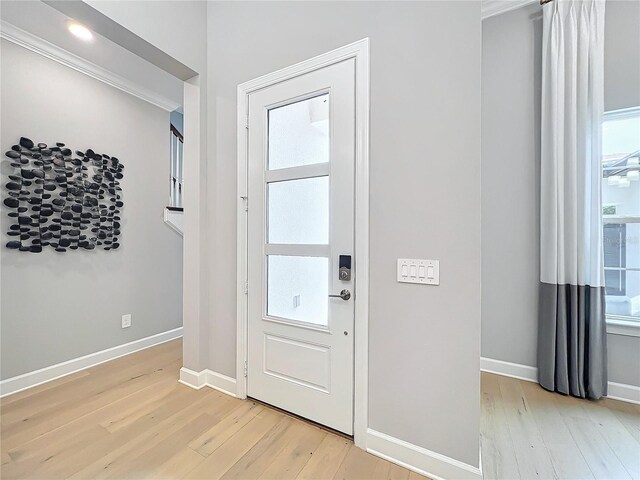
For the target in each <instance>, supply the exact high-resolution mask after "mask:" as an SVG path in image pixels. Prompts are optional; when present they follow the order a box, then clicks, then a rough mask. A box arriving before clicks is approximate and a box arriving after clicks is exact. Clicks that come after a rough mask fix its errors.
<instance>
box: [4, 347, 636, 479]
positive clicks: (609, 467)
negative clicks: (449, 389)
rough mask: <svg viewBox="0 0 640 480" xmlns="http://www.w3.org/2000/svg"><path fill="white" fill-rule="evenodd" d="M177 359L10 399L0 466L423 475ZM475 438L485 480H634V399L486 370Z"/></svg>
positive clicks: (222, 474)
mask: <svg viewBox="0 0 640 480" xmlns="http://www.w3.org/2000/svg"><path fill="white" fill-rule="evenodd" d="M181 364H182V343H181V341H180V340H176V341H172V342H167V343H164V344H162V345H158V346H156V347H153V348H149V349H147V350H143V351H140V352H137V353H134V354H132V355H128V356H125V357H122V358H119V359H117V360H114V361H112V362H108V363H104V364H102V365H98V366H96V367H93V368H90V369H88V370H84V371H82V372H78V373H75V374H73V375H69V376H67V377H64V378H61V379H59V380H56V381H53V382H50V383H47V384H44V385H41V386H38V387H35V388H32V389H29V390H26V391H24V392H20V393H17V394H15V395H12V396H9V397H6V398H4V399H2V400H1V401H0V410H1V412H0V413H1V414H0V428H1V432H0V440H1V444H0V453H1V455H0V460H1V469H0V477H1V478H3V479H21V478H28V479H38V480H39V479H58V478H73V479H103V478H104V479H107V478H109V479H218V478H224V479H274V480H276V479H277V480H280V479H323V480H324V479H342V480H347V479H361V480H376V479H381V480H409V479H411V480H418V479H422V480H424V477H421V476H420V475H418V474H416V473H414V472H410V471H409V470H407V469H405V468H402V467H399V466H397V465H394V464H392V463H389V462H387V461H385V460H382V459H380V458H377V457H375V456H373V455H370V454H368V453H366V452H364V451H362V450H360V449H358V448H355V446H354V445H353V443H352V442H351V441H350V440H348V439H346V438H343V437H341V436H339V435H335V434H333V433H331V432H328V431H326V430H324V429H321V428H319V427H317V426H315V425H312V424H310V423H307V422H304V421H302V420H300V419H298V418H295V417H292V416H289V415H286V414H284V413H282V412H280V411H278V410H275V409H272V408H270V407H268V406H265V405H262V404H259V403H255V402H252V401H242V400H238V399H235V398H232V397H229V396H227V395H224V394H222V393H219V392H217V391H215V390H212V389H208V388H205V389H202V390H199V391H196V390H193V389H191V388H189V387H187V386H185V385H181V384H179V383H178V382H177V378H178V372H179V369H180V366H181ZM481 444H482V464H483V470H484V478H485V479H487V480H489V479H496V480H515V479H543V480H546V479H580V480H582V479H630V480H640V406H638V405H631V404H628V403H623V402H617V401H614V400H603V401H599V402H589V401H585V400H578V399H575V398H570V397H564V396H562V395H558V394H553V393H550V392H547V391H545V390H543V389H542V388H540V387H539V386H538V385H536V384H533V383H529V382H524V381H520V380H515V379H511V378H506V377H500V376H497V375H491V374H487V373H483V374H482V418H481Z"/></svg>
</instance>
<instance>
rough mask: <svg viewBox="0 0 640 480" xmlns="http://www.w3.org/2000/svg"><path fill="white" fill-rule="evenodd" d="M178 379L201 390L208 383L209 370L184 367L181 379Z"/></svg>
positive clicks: (181, 371) (181, 370)
mask: <svg viewBox="0 0 640 480" xmlns="http://www.w3.org/2000/svg"><path fill="white" fill-rule="evenodd" d="M178 381H179V382H180V383H183V384H185V385H186V386H187V387H191V388H194V389H196V390H200V389H201V388H202V387H204V386H206V385H207V370H203V371H201V372H195V371H193V370H189V369H188V368H185V367H182V368H181V369H180V379H179V380H178Z"/></svg>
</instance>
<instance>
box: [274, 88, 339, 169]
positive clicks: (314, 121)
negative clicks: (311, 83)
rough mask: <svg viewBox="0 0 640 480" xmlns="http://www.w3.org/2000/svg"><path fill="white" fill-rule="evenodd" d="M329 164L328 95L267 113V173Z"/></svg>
mask: <svg viewBox="0 0 640 480" xmlns="http://www.w3.org/2000/svg"><path fill="white" fill-rule="evenodd" d="M328 161H329V94H328V93H326V94H324V95H319V96H317V97H313V98H308V99H307V100H302V101H300V102H296V103H291V104H289V105H285V106H283V107H278V108H273V109H271V110H269V170H277V169H280V168H288V167H299V166H301V165H311V164H314V163H326V162H328Z"/></svg>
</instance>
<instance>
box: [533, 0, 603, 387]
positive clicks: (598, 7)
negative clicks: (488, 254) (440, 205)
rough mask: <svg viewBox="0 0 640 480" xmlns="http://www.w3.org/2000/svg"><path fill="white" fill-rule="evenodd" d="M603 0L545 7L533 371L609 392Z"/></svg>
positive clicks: (563, 0)
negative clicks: (535, 358) (537, 299)
mask: <svg viewBox="0 0 640 480" xmlns="http://www.w3.org/2000/svg"><path fill="white" fill-rule="evenodd" d="M604 10H605V3H604V0H554V1H552V2H550V3H547V4H545V5H544V6H543V45H542V48H543V50H542V55H543V58H542V63H543V65H542V116H541V128H542V132H541V142H542V145H541V192H540V198H541V205H540V223H541V225H540V227H541V232H540V235H541V238H540V249H541V252H540V254H541V265H540V281H541V287H540V309H539V316H540V317H539V325H538V372H539V373H538V375H539V382H540V384H541V385H542V386H543V387H544V388H546V389H548V390H552V391H557V392H561V393H564V394H570V395H574V396H577V397H583V398H592V399H596V398H600V397H601V396H603V395H606V393H607V335H606V319H605V289H604V261H603V233H602V232H603V231H602V215H601V208H602V206H601V150H602V148H601V142H602V118H603V114H604V100H603V96H604V84H603V69H604Z"/></svg>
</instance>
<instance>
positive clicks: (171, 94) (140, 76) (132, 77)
mask: <svg viewBox="0 0 640 480" xmlns="http://www.w3.org/2000/svg"><path fill="white" fill-rule="evenodd" d="M0 18H1V19H2V20H3V21H4V22H7V23H10V24H12V25H14V26H16V27H18V28H20V29H22V30H25V31H26V32H28V33H31V34H32V35H35V36H37V37H40V38H41V39H43V40H45V41H47V42H49V43H52V44H53V45H55V46H57V47H59V48H61V49H63V50H66V51H68V52H70V53H72V54H74V55H77V56H79V57H81V58H82V59H84V60H87V61H88V62H91V63H93V64H95V65H98V66H99V67H102V68H104V69H105V70H108V71H109V72H112V73H113V74H115V75H118V76H120V77H123V78H124V79H126V80H127V81H128V82H130V83H131V84H135V85H138V86H140V87H142V88H144V89H146V90H151V91H152V92H154V93H155V94H157V95H158V96H160V97H164V98H166V99H168V100H170V101H171V102H172V103H175V104H177V105H182V85H183V84H182V81H181V80H179V79H177V78H176V77H173V76H172V75H170V74H168V73H167V72H165V71H164V70H161V69H159V68H158V67H156V66H155V65H152V64H151V63H149V62H147V61H146V60H143V59H142V58H140V57H138V56H137V55H135V54H133V53H131V52H129V51H128V50H126V49H124V48H122V47H121V46H119V45H117V44H115V43H113V42H111V41H110V40H108V39H106V38H104V37H102V36H100V35H97V34H94V38H93V40H92V41H91V42H83V41H82V40H80V39H78V38H76V37H74V36H73V35H71V34H70V33H69V31H68V29H67V22H68V21H69V20H71V19H70V18H68V17H67V16H66V15H63V14H62V13H60V12H59V11H57V10H55V9H54V8H51V7H49V6H48V5H46V4H44V3H42V2H40V1H22V0H2V2H0Z"/></svg>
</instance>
